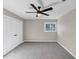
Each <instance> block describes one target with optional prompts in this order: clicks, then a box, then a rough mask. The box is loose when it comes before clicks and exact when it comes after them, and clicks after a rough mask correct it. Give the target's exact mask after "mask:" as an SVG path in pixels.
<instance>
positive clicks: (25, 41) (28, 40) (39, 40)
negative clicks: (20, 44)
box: [24, 40, 57, 42]
mask: <svg viewBox="0 0 79 59" xmlns="http://www.w3.org/2000/svg"><path fill="white" fill-rule="evenodd" d="M24 42H57V40H24Z"/></svg>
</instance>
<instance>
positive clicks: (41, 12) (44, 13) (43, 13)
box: [41, 12, 49, 16]
mask: <svg viewBox="0 0 79 59" xmlns="http://www.w3.org/2000/svg"><path fill="white" fill-rule="evenodd" d="M41 14H43V15H46V16H49V14H46V13H42V12H41Z"/></svg>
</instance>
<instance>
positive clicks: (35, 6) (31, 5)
mask: <svg viewBox="0 0 79 59" xmlns="http://www.w3.org/2000/svg"><path fill="white" fill-rule="evenodd" d="M30 5H31V6H32V7H33V8H34V9H35V10H36V11H38V9H37V8H36V6H35V5H34V4H30Z"/></svg>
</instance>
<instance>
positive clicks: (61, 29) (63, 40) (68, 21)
mask: <svg viewBox="0 0 79 59" xmlns="http://www.w3.org/2000/svg"><path fill="white" fill-rule="evenodd" d="M58 42H59V43H60V44H61V45H62V46H63V47H64V48H65V49H66V50H68V51H69V52H70V53H71V54H72V55H73V56H76V9H74V10H72V11H71V12H69V13H67V14H65V15H64V16H62V17H61V18H60V19H59V20H58Z"/></svg>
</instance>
